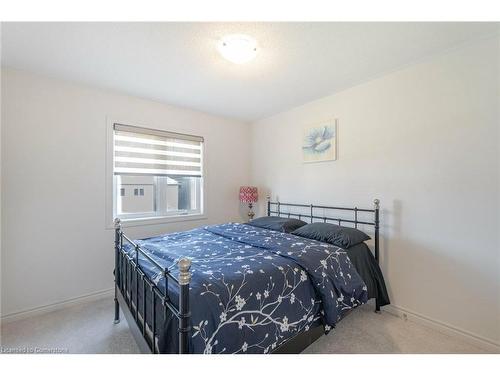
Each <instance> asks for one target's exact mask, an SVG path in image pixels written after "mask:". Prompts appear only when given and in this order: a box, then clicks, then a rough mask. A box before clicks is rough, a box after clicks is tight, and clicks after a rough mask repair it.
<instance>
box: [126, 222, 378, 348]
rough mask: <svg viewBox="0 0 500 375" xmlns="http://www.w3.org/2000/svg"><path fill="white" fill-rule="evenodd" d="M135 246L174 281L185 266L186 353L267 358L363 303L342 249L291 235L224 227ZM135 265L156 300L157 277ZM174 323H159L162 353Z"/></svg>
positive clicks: (146, 266) (363, 293)
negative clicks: (185, 262)
mask: <svg viewBox="0 0 500 375" xmlns="http://www.w3.org/2000/svg"><path fill="white" fill-rule="evenodd" d="M136 243H137V244H138V245H140V246H141V248H142V249H144V250H145V251H147V252H148V253H149V254H150V256H152V257H153V258H154V259H155V260H156V261H158V263H160V264H162V265H164V266H165V267H171V269H172V272H173V274H174V275H176V272H177V267H176V266H175V265H174V264H175V262H176V261H177V260H178V259H179V258H181V257H189V258H190V259H191V260H192V268H191V270H192V280H191V284H190V292H191V293H190V303H191V313H192V318H191V324H192V326H193V330H192V336H191V338H190V350H191V352H193V353H269V352H271V351H272V350H273V349H275V348H276V347H277V346H279V345H281V344H283V343H284V342H286V341H287V340H289V339H290V338H292V337H294V336H295V335H297V334H298V333H300V332H302V331H307V330H309V329H310V328H311V327H312V326H314V325H315V324H319V323H321V324H323V325H324V327H325V331H326V332H328V331H329V330H330V329H331V327H333V326H335V324H336V322H338V321H339V320H340V319H341V318H342V317H343V316H344V315H345V313H346V312H348V311H349V310H351V309H352V308H354V307H355V306H358V305H360V304H362V303H365V302H366V301H367V298H368V296H367V288H366V286H365V284H364V282H363V280H362V279H361V277H360V276H359V275H358V274H357V272H356V270H355V268H354V266H353V265H352V264H351V262H350V260H349V258H348V256H347V254H346V252H345V251H344V250H343V249H341V248H338V247H335V246H333V245H329V244H325V243H322V242H318V241H313V240H307V239H304V238H301V237H297V236H294V235H291V234H286V233H281V232H276V231H271V230H266V229H260V228H256V227H252V226H249V225H244V224H234V223H230V224H222V225H215V226H208V227H204V228H198V229H194V230H191V231H187V232H180V233H173V234H167V235H164V236H159V237H154V238H149V239H144V240H137V241H136ZM129 251H130V252H131V253H132V252H133V250H132V249H129ZM139 264H140V266H141V268H142V269H143V271H144V272H145V273H146V274H147V275H148V276H149V277H150V278H151V279H152V280H153V281H154V282H155V283H156V284H157V285H158V287H159V288H160V289H161V290H162V291H163V292H164V291H165V280H164V279H163V276H162V275H161V272H159V270H157V269H155V268H154V267H152V266H151V264H150V262H148V261H147V260H146V259H144V258H142V257H140V258H139ZM170 284H171V283H170ZM170 284H169V286H168V293H169V296H170V298H171V299H172V300H173V301H177V298H178V291H177V290H176V288H175V287H174V286H172V287H171V286H170ZM175 320H176V319H174V318H170V319H169V321H166V322H164V323H165V325H164V332H163V333H162V334H164V335H167V336H168V335H170V336H171V340H169V339H165V340H160V341H162V342H163V345H164V346H165V345H166V343H167V344H168V343H169V346H175V341H176V339H175V338H176V335H177V332H176V330H175V329H174V328H175V327H176V322H175ZM168 331H171V332H168ZM172 331H173V332H172ZM170 350H172V348H170V349H169V348H163V349H162V351H167V352H168V351H170Z"/></svg>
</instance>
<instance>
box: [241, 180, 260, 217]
mask: <svg viewBox="0 0 500 375" xmlns="http://www.w3.org/2000/svg"><path fill="white" fill-rule="evenodd" d="M258 197H259V196H258V193H257V188H256V187H255V186H241V187H240V202H243V203H248V208H249V211H248V220H249V221H250V220H252V219H253V217H254V216H255V213H254V212H253V211H252V207H253V204H254V203H255V202H257V199H258Z"/></svg>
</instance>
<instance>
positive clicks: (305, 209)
mask: <svg viewBox="0 0 500 375" xmlns="http://www.w3.org/2000/svg"><path fill="white" fill-rule="evenodd" d="M266 198H267V216H271V215H275V216H280V217H294V218H298V219H300V220H309V222H311V223H313V222H315V221H316V222H317V221H323V222H324V223H326V222H330V221H333V222H336V223H337V224H338V225H342V223H349V224H351V225H354V227H355V228H357V227H358V225H359V224H362V225H371V226H373V227H374V230H375V236H374V242H375V259H376V260H377V262H378V261H379V224H380V221H379V217H380V216H379V213H380V200H378V199H374V200H373V205H374V207H373V208H358V207H335V206H322V205H313V204H301V203H283V202H280V201H276V202H273V201H271V197H270V196H269V195H268V196H267V197H266ZM283 209H284V210H283ZM319 210H321V211H322V213H321V214H320V213H319ZM292 211H295V212H292ZM325 212H329V213H332V214H334V213H335V212H337V215H338V216H330V214H329V215H328V216H327V215H326V214H325ZM339 212H343V213H344V214H349V213H352V217H343V215H339ZM366 213H373V220H370V219H364V218H362V219H360V218H359V216H360V214H366ZM341 216H342V217H341ZM364 216H365V215H364Z"/></svg>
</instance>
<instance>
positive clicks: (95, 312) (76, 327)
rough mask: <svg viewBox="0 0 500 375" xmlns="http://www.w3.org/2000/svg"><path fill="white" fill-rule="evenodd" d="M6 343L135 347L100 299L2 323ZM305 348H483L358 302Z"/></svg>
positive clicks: (90, 349)
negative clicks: (324, 334)
mask: <svg viewBox="0 0 500 375" xmlns="http://www.w3.org/2000/svg"><path fill="white" fill-rule="evenodd" d="M0 339H1V341H0V343H1V345H2V349H3V352H5V349H8V348H26V347H27V348H32V349H35V348H41V349H56V350H61V351H67V352H69V353H137V352H138V348H137V345H136V344H135V341H134V339H133V337H132V335H131V334H130V332H129V329H128V325H127V322H126V320H125V319H124V318H123V315H122V321H121V322H120V324H118V325H115V324H113V301H112V300H111V299H103V300H100V301H96V302H91V303H86V304H81V305H78V306H74V307H71V308H66V309H64V310H59V311H55V312H51V313H47V314H44V315H38V316H37V317H33V318H28V319H24V320H19V321H16V322H12V323H8V324H4V325H3V326H2V329H1V336H0ZM305 353H484V351H483V350H481V349H480V348H477V347H475V346H473V345H470V344H469V343H467V342H465V341H464V340H462V339H459V338H455V337H449V336H447V335H444V334H442V333H440V332H436V331H434V330H431V329H429V328H427V327H424V326H421V325H419V324H415V323H412V322H408V321H403V320H402V319H400V318H397V317H395V316H393V315H390V314H388V313H386V312H384V313H382V314H375V313H374V312H373V308H372V306H362V307H360V308H358V309H356V310H355V311H353V312H352V313H351V314H350V315H349V316H347V317H346V318H345V319H344V320H342V321H341V322H340V323H339V324H338V326H337V328H336V330H335V331H334V332H331V333H330V334H329V335H327V336H323V337H321V338H320V339H319V340H317V341H316V342H315V343H314V344H312V345H311V346H310V347H308V348H307V349H306V350H305Z"/></svg>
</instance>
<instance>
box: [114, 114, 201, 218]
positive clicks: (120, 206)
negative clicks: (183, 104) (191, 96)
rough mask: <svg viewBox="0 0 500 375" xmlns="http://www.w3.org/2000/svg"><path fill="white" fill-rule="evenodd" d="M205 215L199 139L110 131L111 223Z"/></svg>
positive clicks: (125, 129)
mask: <svg viewBox="0 0 500 375" xmlns="http://www.w3.org/2000/svg"><path fill="white" fill-rule="evenodd" d="M202 213H203V138H202V137H197V136H191V135H184V134H177V133H170V132H164V131H159V130H152V129H145V128H139V127H135V126H129V125H121V124H114V125H113V217H119V218H121V219H124V220H127V219H140V218H142V219H148V218H162V217H176V216H186V215H200V214H202Z"/></svg>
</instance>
